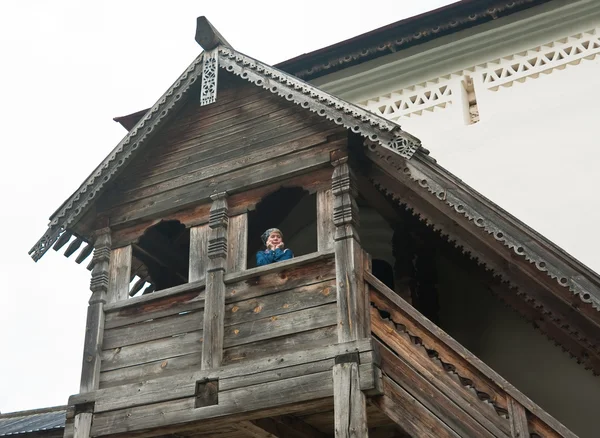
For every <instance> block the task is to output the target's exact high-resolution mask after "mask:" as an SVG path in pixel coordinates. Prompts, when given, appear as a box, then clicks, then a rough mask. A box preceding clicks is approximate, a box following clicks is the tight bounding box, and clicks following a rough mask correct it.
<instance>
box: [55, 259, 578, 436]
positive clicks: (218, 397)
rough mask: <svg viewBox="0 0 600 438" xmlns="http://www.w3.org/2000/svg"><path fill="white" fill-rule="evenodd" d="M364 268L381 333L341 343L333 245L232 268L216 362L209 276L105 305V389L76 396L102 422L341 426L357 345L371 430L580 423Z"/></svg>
mask: <svg viewBox="0 0 600 438" xmlns="http://www.w3.org/2000/svg"><path fill="white" fill-rule="evenodd" d="M364 279H365V293H368V294H369V299H370V302H371V308H370V317H371V322H370V324H371V334H372V336H371V338H367V339H362V340H358V341H353V342H347V343H338V334H337V321H338V316H337V299H336V297H337V291H336V281H335V258H334V254H333V253H332V252H322V253H315V254H310V255H307V256H301V257H298V258H296V259H293V260H290V261H286V262H281V263H277V264H273V265H269V266H266V267H259V268H253V269H248V270H245V271H241V272H237V273H232V274H227V275H225V284H226V306H225V309H226V314H225V315H226V316H225V332H224V333H225V338H224V357H223V364H222V366H220V367H219V368H215V369H209V370H201V369H200V363H201V355H202V341H203V336H202V327H203V316H204V315H203V314H204V293H205V291H204V284H203V282H196V283H190V284H186V285H183V286H178V287H175V288H171V289H168V290H164V291H160V292H156V293H154V294H151V295H147V296H142V297H139V298H133V299H130V300H128V301H125V302H120V303H113V304H110V305H107V306H106V309H105V311H106V318H105V332H104V345H103V351H102V354H101V358H102V360H101V372H100V389H98V390H96V391H93V392H89V393H86V394H80V395H76V396H73V397H71V399H70V401H69V405H71V406H72V407H74V410H75V412H85V411H86V409H87V410H88V411H89V413H90V415H93V421H92V427H91V431H90V435H91V436H106V435H123V436H126V435H127V436H129V434H131V433H134V432H135V434H136V436H163V435H166V434H167V433H175V432H176V433H177V434H179V435H181V434H183V435H184V436H196V435H198V436H203V435H200V434H201V433H205V432H206V431H209V430H210V431H213V432H215V431H216V432H218V433H219V434H220V435H218V436H224V437H227V436H230V437H234V436H240V437H242V436H278V435H276V434H271V435H268V434H267V435H256V431H255V429H257V428H258V429H261V430H262V429H265V428H266V429H269V424H270V425H271V426H272V425H273V424H280V422H282V421H283V420H281V419H282V418H284V419H285V422H287V423H289V422H290V421H292V420H293V421H295V422H297V424H300V425H302V426H303V428H305V429H306V428H308V430H309V431H312V432H310V433H309V435H306V434H305V435H301V436H322V437H326V436H332V434H333V424H334V403H333V397H334V389H335V387H334V379H335V377H334V375H333V374H332V369H333V368H334V365H335V364H336V363H343V362H344V358H347V357H353V358H354V359H355V360H356V363H358V368H357V369H358V376H357V377H358V381H359V382H360V389H361V390H362V391H363V392H364V393H365V394H366V395H367V396H368V397H369V399H368V402H367V416H368V422H369V428H371V429H372V430H375V429H379V430H381V428H382V427H383V428H384V429H385V428H388V429H389V428H390V427H391V428H392V429H389V430H390V431H392V434H390V435H389V436H398V437H400V436H405V435H404V433H406V434H408V435H410V436H418V437H422V436H431V437H457V436H464V437H526V436H531V437H559V436H571V437H572V436H574V435H573V434H572V433H571V432H569V431H568V430H567V429H566V428H565V427H564V426H562V425H561V424H560V423H559V422H558V421H556V420H555V419H554V418H552V417H551V416H549V415H548V414H547V413H545V412H544V411H543V410H542V409H541V408H539V407H538V406H537V405H535V404H534V403H533V402H532V401H531V400H529V399H528V398H527V397H525V396H524V395H523V394H521V393H520V392H519V391H517V390H516V389H515V388H514V387H513V386H512V385H510V384H509V383H508V382H506V381H505V380H504V379H502V377H500V376H499V375H498V374H496V373H495V372H494V371H492V370H491V369H490V368H489V367H487V366H486V365H485V364H483V363H482V362H481V361H480V360H479V359H477V358H476V357H475V356H473V355H472V354H471V353H469V352H468V351H467V350H466V349H464V348H463V347H462V346H461V345H460V344H458V343H457V342H456V341H454V340H453V339H452V338H450V336H448V335H447V334H446V333H444V332H443V331H442V330H441V329H439V328H438V327H437V326H435V325H434V324H432V323H431V322H430V321H429V320H427V319H426V318H424V317H423V316H422V315H421V314H420V313H419V312H417V311H416V310H415V309H414V308H413V307H412V306H410V305H409V304H408V303H406V302H405V301H403V300H402V299H401V298H400V297H398V296H397V295H396V294H395V293H394V292H393V291H391V290H390V289H388V288H387V287H386V286H385V285H383V284H382V283H381V282H380V281H379V280H377V279H376V278H375V277H374V276H373V275H371V273H370V272H368V269H367V270H366V271H365V272H364ZM334 374H335V373H334ZM278 419H279V420H278ZM265 421H266V422H267V424H266V425H265V423H264V422H265ZM261 425H262V426H261ZM398 425H399V426H398ZM73 426H74V425H73V421H72V420H71V421H69V422H68V424H67V429H66V435H65V436H72V435H73ZM273 427H274V426H273ZM373 428H375V429H373ZM388 429H385V430H388ZM253 431H254V432H253ZM393 431H396V432H393ZM216 432H215V433H216ZM282 436H285V434H284V435H282ZM386 436H388V435H386Z"/></svg>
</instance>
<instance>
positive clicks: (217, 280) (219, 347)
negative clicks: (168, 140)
mask: <svg viewBox="0 0 600 438" xmlns="http://www.w3.org/2000/svg"><path fill="white" fill-rule="evenodd" d="M211 199H212V200H213V204H212V207H211V208H210V218H209V222H208V226H209V227H210V237H209V240H208V270H207V277H206V300H205V303H204V341H203V343H202V364H201V368H202V369H203V370H204V369H210V368H217V367H218V366H220V365H221V361H222V360H223V335H224V330H225V329H224V325H223V324H224V318H225V282H224V281H223V277H224V273H225V269H226V268H227V228H228V225H229V215H228V213H229V210H228V206H227V194H226V193H224V192H223V193H218V194H216V195H213V196H211Z"/></svg>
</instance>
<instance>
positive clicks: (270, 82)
mask: <svg viewBox="0 0 600 438" xmlns="http://www.w3.org/2000/svg"><path fill="white" fill-rule="evenodd" d="M215 50H218V58H219V60H218V61H217V64H218V66H219V67H221V68H225V69H226V70H227V71H228V72H231V73H233V74H235V75H238V76H240V77H241V78H242V79H245V80H247V81H249V82H250V83H253V84H255V85H256V86H259V87H262V88H264V89H266V90H268V91H270V92H271V93H274V94H277V95H278V96H281V97H284V98H285V99H286V100H289V101H291V102H294V103H295V104H297V105H299V106H300V107H302V108H305V109H308V110H309V111H312V112H315V113H316V114H318V115H319V116H321V117H325V118H326V119H328V120H331V121H333V122H334V123H336V124H338V125H343V126H344V127H346V128H348V129H350V130H352V132H355V133H358V134H360V135H361V136H363V137H365V138H368V139H369V140H370V141H372V142H375V143H376V144H380V145H381V146H382V147H384V148H387V149H389V150H390V151H393V152H394V153H396V154H399V155H400V156H402V157H405V158H410V157H411V156H412V155H413V154H414V153H415V152H416V151H417V150H418V149H419V148H420V147H421V142H420V140H419V139H417V138H416V137H413V136H412V135H410V134H408V133H407V132H404V131H402V129H401V128H400V126H399V125H397V124H396V123H394V122H390V121H388V120H386V119H385V118H384V117H382V116H380V115H377V114H373V113H372V112H370V111H367V110H365V109H363V108H360V107H359V106H357V105H354V104H351V103H349V102H346V101H344V100H342V99H339V98H337V97H335V96H332V95H331V94H329V93H326V92H324V91H321V90H319V89H318V88H316V87H315V86H313V85H310V84H307V83H305V82H303V81H301V80H298V79H296V78H295V77H293V76H291V75H289V74H287V73H284V72H282V71H280V70H277V69H275V68H272V67H269V66H268V65H266V64H264V63H262V62H260V61H257V60H255V59H252V58H249V57H247V56H245V55H242V54H241V53H239V52H237V51H235V50H233V49H231V48H228V47H223V46H219V47H218V48H217V49H215ZM204 56H205V55H200V56H198V58H196V59H195V60H194V62H193V63H192V65H191V66H190V67H188V69H187V70H186V71H185V72H184V73H183V74H182V75H181V76H180V77H179V79H178V80H177V81H176V82H175V84H173V86H171V88H170V89H169V90H168V91H167V92H166V93H165V94H164V95H163V96H162V97H161V99H160V100H159V101H158V102H157V103H156V104H155V105H154V106H153V107H152V108H151V109H150V110H148V112H147V113H146V115H145V116H144V117H143V118H142V119H141V120H140V121H139V122H138V123H137V124H136V126H135V127H134V128H133V129H132V130H131V131H129V133H128V134H127V136H125V138H124V139H123V140H122V141H121V142H120V143H119V144H118V145H117V147H116V148H115V149H114V150H113V151H112V152H111V153H110V155H109V156H108V157H107V158H105V159H104V161H103V162H102V163H100V165H99V166H98V167H97V168H96V170H95V171H94V172H93V173H92V175H91V176H90V177H89V178H88V180H87V181H85V182H84V183H83V184H82V185H81V187H80V188H79V190H78V191H77V192H75V194H73V195H72V196H71V198H69V199H68V200H67V201H66V202H65V203H64V204H63V206H62V207H61V208H60V209H59V210H58V212H57V213H56V214H55V215H53V216H52V218H51V221H50V226H49V228H48V229H47V231H46V232H45V233H44V235H43V236H42V238H40V240H38V242H37V243H36V244H35V245H34V246H33V248H31V250H30V251H29V254H30V255H31V257H32V258H33V259H34V260H36V261H37V260H39V259H40V258H41V257H42V256H43V255H44V254H45V253H46V251H48V249H49V248H50V247H51V246H52V244H53V243H54V242H55V241H56V239H57V238H58V236H59V235H60V234H62V233H63V232H65V231H66V230H67V228H69V227H72V226H73V225H74V224H75V223H77V221H78V220H79V219H80V218H81V217H82V215H83V214H84V213H85V212H86V211H87V209H88V208H89V207H90V205H91V203H92V201H93V200H95V199H97V198H98V197H99V195H100V194H101V193H102V192H103V191H104V189H105V188H106V184H107V183H108V182H109V181H110V180H111V179H112V178H114V177H115V176H116V175H118V173H119V172H120V170H121V169H122V168H123V167H124V165H125V164H126V163H127V162H128V160H130V159H131V158H132V157H133V156H135V154H136V153H137V152H139V150H140V149H141V147H142V146H143V145H145V144H147V143H148V140H149V139H150V138H151V136H152V134H154V133H156V132H157V131H158V129H159V128H160V127H161V126H162V124H163V123H164V121H165V120H167V118H168V117H167V116H168V115H169V114H170V113H172V112H174V110H176V109H178V108H180V106H181V105H182V103H183V102H184V101H185V99H183V96H184V94H186V93H187V92H188V91H189V89H190V87H191V86H192V85H193V84H194V83H195V82H196V80H197V79H198V78H199V77H200V76H201V71H202V69H203V68H204V66H205V65H208V64H205V63H204V62H203V60H204ZM207 56H208V55H207ZM215 79H216V70H215ZM215 90H216V84H215Z"/></svg>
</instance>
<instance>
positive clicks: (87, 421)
mask: <svg viewBox="0 0 600 438" xmlns="http://www.w3.org/2000/svg"><path fill="white" fill-rule="evenodd" d="M93 415H94V414H92V413H91V412H83V413H81V414H77V415H75V422H74V427H73V438H89V436H90V431H91V429H92V416H93Z"/></svg>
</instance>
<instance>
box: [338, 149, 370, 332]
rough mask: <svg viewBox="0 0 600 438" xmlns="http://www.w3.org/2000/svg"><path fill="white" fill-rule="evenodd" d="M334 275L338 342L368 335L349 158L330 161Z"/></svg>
mask: <svg viewBox="0 0 600 438" xmlns="http://www.w3.org/2000/svg"><path fill="white" fill-rule="evenodd" d="M332 164H333V165H334V166H335V169H334V171H333V176H332V192H333V196H334V199H333V223H334V225H335V235H334V251H335V276H336V282H337V291H338V294H337V295H338V296H337V298H338V342H349V341H355V340H357V339H363V338H366V337H368V336H369V332H370V327H369V320H368V302H367V296H366V294H365V291H364V282H363V266H364V265H363V259H362V257H363V251H362V248H361V246H360V239H359V236H358V232H357V230H356V228H357V227H358V224H359V219H358V206H357V205H356V196H357V194H358V192H357V189H356V181H355V178H354V174H353V172H352V169H351V168H350V165H349V164H348V157H342V158H340V159H337V160H335V161H333V162H332Z"/></svg>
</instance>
